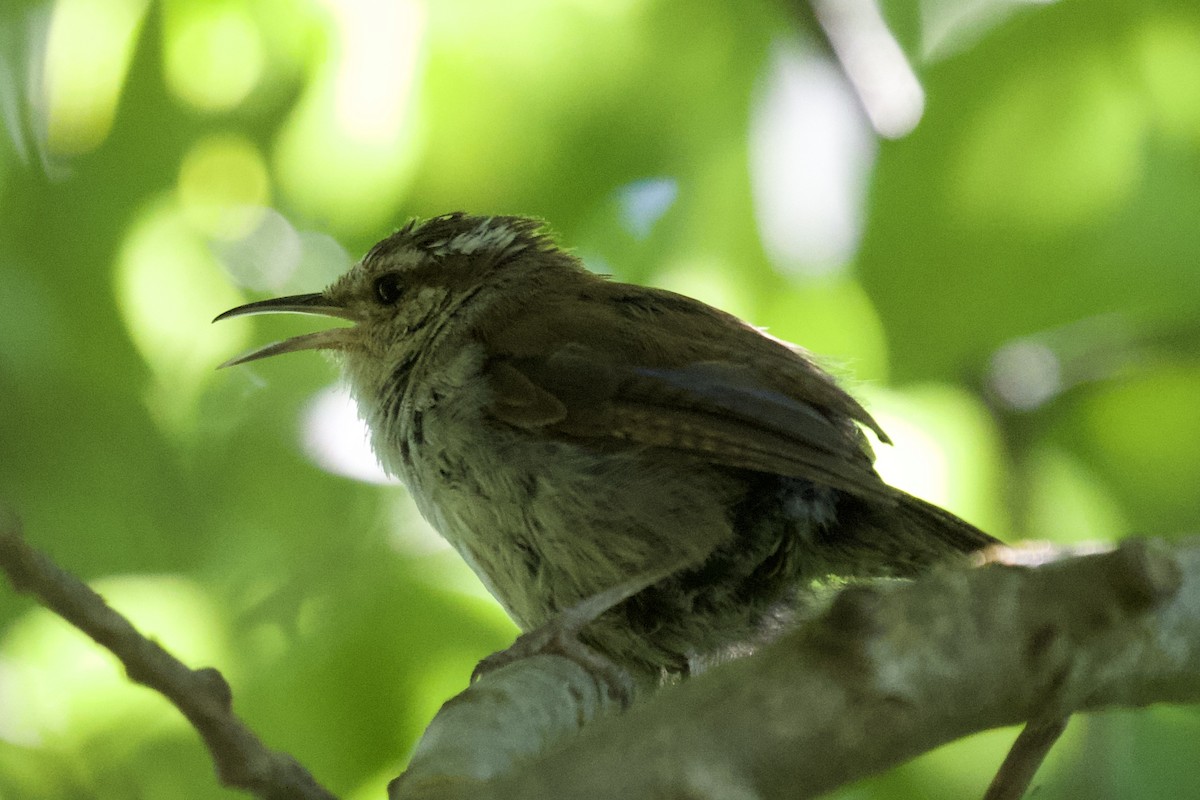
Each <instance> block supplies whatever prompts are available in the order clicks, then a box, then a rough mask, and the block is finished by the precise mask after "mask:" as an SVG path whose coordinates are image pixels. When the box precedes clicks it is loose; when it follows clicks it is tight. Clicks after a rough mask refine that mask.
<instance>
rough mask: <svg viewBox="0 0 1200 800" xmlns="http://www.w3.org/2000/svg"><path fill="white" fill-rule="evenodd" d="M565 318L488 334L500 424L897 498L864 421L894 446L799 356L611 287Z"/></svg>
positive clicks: (658, 299)
mask: <svg viewBox="0 0 1200 800" xmlns="http://www.w3.org/2000/svg"><path fill="white" fill-rule="evenodd" d="M600 291H603V292H605V294H599V295H598V296H594V295H595V294H596V293H599V292H600ZM623 298H628V299H623ZM589 301H590V302H589ZM551 308H552V307H551ZM562 308H563V309H564V310H563V311H562V312H560V313H555V312H554V311H552V310H551V311H547V307H546V306H539V308H538V309H537V312H536V313H532V312H531V313H524V314H522V313H520V312H519V311H517V310H515V309H514V310H510V313H509V315H508V316H507V318H506V319H504V320H503V321H500V322H498V323H496V324H495V325H494V326H493V327H492V328H491V330H490V331H489V334H488V337H487V341H488V349H489V352H490V355H491V358H490V359H489V361H488V363H487V365H486V367H485V370H486V374H487V376H488V378H489V380H490V384H491V389H492V391H493V398H494V399H493V402H492V405H491V407H490V409H489V410H490V413H491V414H492V415H493V416H494V417H495V418H496V419H497V420H500V421H502V422H504V423H507V424H510V425H515V426H518V427H523V428H526V429H542V430H545V431H547V432H548V433H555V434H558V435H564V436H569V437H572V438H577V439H580V440H589V441H592V442H594V443H595V444H596V445H597V446H601V447H612V446H634V445H641V446H645V445H650V446H655V447H662V448H669V449H672V450H676V451H681V452H684V453H687V454H690V455H692V456H695V457H698V458H700V459H703V460H705V461H708V462H710V463H713V464H719V465H723V466H729V467H739V468H743V469H749V470H756V471H760V472H769V473H776V474H780V475H787V476H793V477H802V478H807V479H810V480H813V481H816V482H819V483H822V484H825V485H828V486H831V487H834V488H837V489H842V490H844V491H848V492H852V493H854V494H857V495H860V496H863V497H871V498H874V499H878V500H886V501H892V500H893V499H894V495H895V493H894V490H892V489H891V488H890V487H888V486H887V485H886V484H884V483H883V481H882V480H881V479H880V478H879V476H878V474H877V473H876V472H875V470H874V468H873V467H872V460H873V456H872V454H871V450H870V446H869V445H868V444H867V442H866V438H865V436H864V435H863V433H862V432H861V430H860V429H859V428H858V426H857V425H856V422H857V423H861V424H863V425H866V426H868V427H870V428H871V429H873V430H874V431H875V432H876V433H877V434H878V435H879V436H880V437H881V439H883V440H884V441H886V436H884V434H883V432H882V431H881V430H880V429H879V426H878V425H877V424H876V423H875V421H874V420H873V419H871V417H870V416H869V415H868V414H867V412H866V411H865V410H863V408H862V407H861V406H860V405H859V404H858V403H857V402H855V401H854V400H853V399H852V398H851V397H850V396H849V395H848V394H846V393H845V392H844V391H842V390H841V389H840V388H838V387H837V385H836V384H835V383H834V382H833V379H832V378H830V377H829V376H828V375H827V374H826V373H824V372H823V371H821V370H820V369H819V368H818V367H816V366H815V365H814V364H813V363H812V361H811V360H809V359H808V357H807V356H806V355H805V354H803V353H802V352H800V351H797V350H795V349H792V348H791V347H790V346H788V345H786V344H784V343H783V342H780V341H778V340H776V339H773V338H771V337H769V336H766V335H764V334H762V333H760V332H759V331H757V330H755V329H754V328H751V327H750V326H748V325H746V324H745V323H743V322H741V321H740V320H738V319H737V318H736V317H732V316H730V315H728V314H725V313H723V312H720V311H717V310H716V309H713V308H711V307H709V306H706V305H704V304H702V303H700V302H698V301H695V300H691V299H690V298H685V297H682V296H680V295H675V294H671V293H669V292H661V291H654V290H647V289H640V288H639V289H631V288H629V287H623V286H622V285H621V284H603V285H602V289H599V288H598V289H595V290H591V291H590V293H589V295H588V297H587V298H584V299H582V300H578V301H577V302H574V303H569V304H562Z"/></svg>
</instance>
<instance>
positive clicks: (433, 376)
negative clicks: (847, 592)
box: [214, 212, 997, 682]
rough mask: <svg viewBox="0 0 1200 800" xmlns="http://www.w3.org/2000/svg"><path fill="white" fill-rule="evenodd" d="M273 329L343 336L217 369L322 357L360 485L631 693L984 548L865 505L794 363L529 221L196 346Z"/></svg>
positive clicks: (875, 479)
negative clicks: (587, 259)
mask: <svg viewBox="0 0 1200 800" xmlns="http://www.w3.org/2000/svg"><path fill="white" fill-rule="evenodd" d="M278 312H292V313H301V314H313V315H322V316H327V317H334V318H338V319H340V320H344V321H348V322H350V323H351V324H350V325H348V326H347V325H343V326H338V327H332V328H327V329H323V330H319V331H315V332H312V333H308V334H304V335H300V336H296V337H293V338H290V339H286V340H284V341H280V342H275V343H273V344H269V345H267V346H265V347H261V348H259V349H257V350H253V351H251V352H249V353H246V354H244V355H241V356H238V357H236V358H233V359H230V360H229V361H227V362H226V363H225V364H223V365H221V366H233V365H237V364H244V363H247V362H251V361H256V360H258V359H262V358H266V357H269V356H275V355H279V354H283V353H289V352H295V351H300V350H321V351H327V352H329V353H332V354H333V356H334V358H335V360H336V361H338V362H340V365H341V370H342V373H343V376H344V379H345V381H346V382H347V383H348V385H349V388H350V392H351V394H352V396H353V397H354V399H355V402H356V403H357V406H358V410H359V413H360V415H361V417H362V419H363V420H364V421H365V423H366V425H367V427H368V429H369V431H370V433H369V436H370V441H371V446H372V448H373V450H374V453H375V455H376V457H377V458H378V460H379V462H380V463H381V465H382V466H383V467H384V469H385V470H386V471H387V472H388V473H390V474H391V475H394V476H396V477H398V478H399V479H400V481H401V482H402V483H403V484H404V485H405V486H406V487H407V489H408V491H409V492H410V493H411V494H412V497H413V499H414V500H415V503H416V505H417V507H418V508H419V510H420V512H421V514H422V515H423V516H424V517H425V519H426V520H428V522H429V523H430V524H431V525H432V527H433V528H434V529H436V530H437V531H438V532H439V533H440V534H441V535H442V536H443V537H444V538H445V539H446V540H447V541H448V542H449V543H450V544H451V545H452V546H453V547H454V548H455V549H456V550H457V551H458V552H459V553H460V554H461V555H462V557H463V558H464V559H465V561H466V562H467V564H468V565H469V566H470V567H471V569H472V570H473V571H474V572H475V573H476V574H477V575H478V576H479V578H480V579H481V581H482V582H483V584H484V585H485V586H486V587H487V588H488V590H489V591H490V592H491V594H492V595H493V596H494V597H495V598H496V599H497V600H498V601H499V603H500V604H501V605H502V606H503V607H504V609H505V610H506V611H507V613H508V614H509V616H510V617H511V618H512V619H513V621H514V622H515V623H516V624H517V626H518V627H519V628H520V629H521V630H522V631H523V632H525V633H524V634H523V637H529V636H532V635H533V634H534V633H537V632H547V631H551V632H553V631H561V630H563V629H566V628H569V629H570V631H571V633H572V634H573V635H575V636H576V637H577V639H578V641H579V642H580V643H581V646H582V647H583V648H584V649H585V650H586V651H587V652H588V653H591V654H595V655H598V656H599V657H600V658H601V659H603V660H604V661H606V662H607V663H612V664H614V665H616V666H617V667H619V668H620V669H622V670H626V671H628V673H629V674H631V675H634V676H636V678H637V679H638V680H639V681H640V680H645V681H651V682H653V681H661V680H663V679H665V678H669V677H670V676H677V675H688V674H690V673H691V672H693V671H696V670H697V669H698V668H699V665H702V664H704V663H707V661H708V660H714V659H719V658H720V657H722V654H724V653H728V652H740V649H742V648H746V647H752V646H753V644H754V643H756V642H759V641H761V640H763V639H764V637H767V636H769V635H770V632H771V630H772V629H773V626H775V625H776V624H777V622H778V620H780V619H784V618H786V617H787V615H788V614H789V613H790V611H792V610H794V609H796V608H798V607H800V606H801V605H803V604H804V603H805V602H806V598H812V597H814V596H816V594H818V593H819V590H820V587H827V586H830V585H838V584H839V583H846V582H854V581H870V580H883V579H904V578H912V577H915V576H917V575H920V574H921V573H923V572H925V571H927V570H929V569H931V568H933V567H935V566H937V565H940V564H954V563H966V562H967V561H968V559H967V557H968V556H969V555H970V554H973V553H977V552H978V551H981V550H983V549H984V548H987V547H989V546H991V545H994V544H997V540H996V539H994V538H993V537H992V536H990V535H989V534H987V533H984V532H983V531H981V530H980V529H978V528H976V527H975V526H973V525H971V524H969V523H967V522H966V521H964V520H962V519H960V518H959V517H957V516H955V515H953V514H951V513H950V512H948V511H946V510H944V509H942V508H940V507H938V506H936V505H933V504H931V503H929V502H926V501H924V500H921V499H919V498H917V497H914V496H912V495H910V494H908V493H906V492H904V491H902V490H900V489H898V488H895V487H893V486H890V485H889V484H887V483H886V482H884V480H883V479H882V478H881V477H880V475H879V474H878V472H877V471H876V470H875V467H874V458H875V457H874V452H873V449H872V446H871V444H870V442H869V439H868V437H867V435H866V432H868V431H869V432H870V433H871V434H873V435H874V436H875V437H876V438H877V439H878V440H879V442H881V443H884V444H890V440H889V439H888V436H887V434H886V433H885V432H884V431H883V429H882V428H881V427H880V425H879V424H878V423H877V422H876V421H875V419H873V418H872V417H871V415H870V414H869V413H868V412H867V410H866V409H865V408H864V407H863V406H862V405H861V404H860V403H859V402H858V401H857V400H855V399H854V398H853V397H852V396H851V395H850V394H849V393H848V392H847V391H845V390H844V389H843V388H842V387H841V386H839V384H838V383H837V381H836V380H835V379H834V378H833V377H832V376H831V375H830V373H829V372H827V371H826V370H824V369H822V368H821V366H819V364H818V362H817V359H816V358H815V357H814V356H813V355H811V354H810V353H808V352H807V351H806V350H804V349H802V348H800V347H798V346H795V345H792V344H789V343H787V342H785V341H783V340H780V339H777V338H775V337H773V336H771V335H769V334H768V333H766V332H765V331H763V330H760V329H758V328H756V327H754V326H752V325H751V324H749V323H747V322H745V321H743V320H741V319H739V318H738V317H736V316H733V315H731V314H728V313H726V312H724V311H721V310H719V309H717V308H715V307H713V306H710V305H708V304H705V303H703V302H701V301H699V300H695V299H692V298H690V297H686V296H684V295H681V294H676V293H673V292H670V291H666V290H663V289H657V288H652V287H646V286H639V285H632V284H627V283H622V282H618V281H616V280H613V279H611V278H608V277H606V276H603V275H599V274H597V273H594V272H592V271H590V270H589V269H587V267H586V266H585V265H584V264H583V262H582V261H581V260H580V259H579V258H578V257H577V256H575V255H574V254H573V253H571V252H570V251H569V250H568V249H566V248H564V247H562V246H560V245H559V244H558V242H557V240H556V238H555V237H554V235H552V234H551V233H550V232H549V230H548V229H547V226H546V225H545V223H543V222H542V221H540V220H537V219H532V218H528V217H521V216H475V215H471V214H467V213H465V212H455V213H451V214H444V215H441V216H437V217H433V218H429V219H426V220H417V219H414V220H411V221H409V222H408V223H407V224H406V225H404V226H403V227H402V228H400V229H399V230H397V231H396V232H395V233H393V234H391V235H390V236H388V237H386V238H385V239H383V240H382V241H380V242H378V243H377V244H376V245H374V246H373V247H372V248H371V249H370V250H369V252H367V254H366V255H365V256H364V257H363V258H362V259H361V260H360V261H358V262H357V263H356V264H354V265H353V266H352V267H351V268H350V269H349V270H348V271H347V272H346V273H345V274H343V275H342V276H341V277H340V278H338V279H337V280H335V281H334V282H333V283H332V284H331V285H329V286H328V287H326V288H325V289H323V290H322V291H319V292H315V293H311V294H301V295H291V296H287V297H278V298H273V299H267V300H260V301H257V302H251V303H247V304H245V305H241V306H238V307H236V308H233V309H230V310H228V311H226V312H224V313H223V314H220V315H219V316H218V317H217V318H216V320H214V321H217V320H223V319H228V318H231V317H238V316H243V315H249V314H262V313H278ZM564 620H567V621H568V622H563V621H564ZM551 638H553V637H551ZM546 640H547V638H546V637H542V638H541V639H540V640H539V641H541V642H542V643H543V644H544V642H545V641H546ZM520 641H521V640H520V639H518V642H520ZM514 647H515V646H514Z"/></svg>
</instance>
